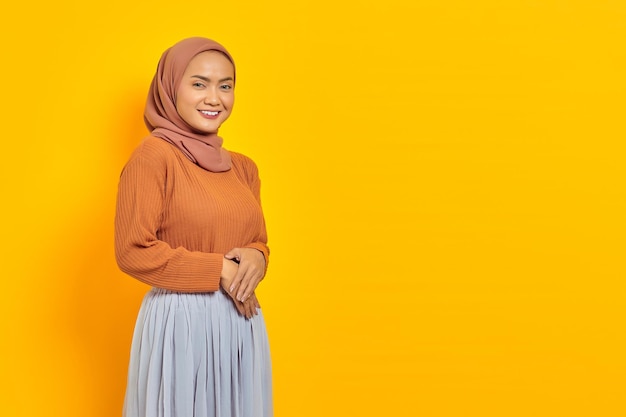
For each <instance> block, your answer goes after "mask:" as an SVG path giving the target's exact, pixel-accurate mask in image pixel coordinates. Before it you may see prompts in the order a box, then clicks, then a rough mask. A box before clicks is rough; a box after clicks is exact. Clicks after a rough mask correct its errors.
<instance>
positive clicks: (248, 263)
mask: <svg viewBox="0 0 626 417" xmlns="http://www.w3.org/2000/svg"><path fill="white" fill-rule="evenodd" d="M264 275H265V256H263V253H262V252H261V251H259V250H257V249H252V248H234V249H232V250H231V251H230V252H228V253H227V254H225V255H224V262H223V264H222V274H221V279H220V285H221V286H222V288H223V289H224V291H226V293H227V294H228V295H230V297H231V298H232V300H233V302H234V303H235V307H236V308H237V310H238V311H239V313H240V314H242V315H243V316H245V317H246V318H252V316H254V315H256V314H258V312H257V308H260V307H261V306H260V304H259V301H258V300H257V298H256V295H255V294H254V290H255V289H256V287H257V285H259V282H261V280H262V279H263V276H264Z"/></svg>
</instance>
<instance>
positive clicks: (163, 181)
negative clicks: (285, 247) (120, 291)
mask: <svg viewBox="0 0 626 417" xmlns="http://www.w3.org/2000/svg"><path fill="white" fill-rule="evenodd" d="M230 154H231V157H232V168H231V169H230V170H229V171H226V172H210V171H206V170H204V169H202V168H200V167H198V166H197V165H195V164H194V163H193V162H191V161H190V160H189V159H187V158H186V157H185V156H184V155H183V154H182V152H180V151H179V150H178V149H177V148H176V147H174V146H173V145H171V144H169V143H167V142H165V141H164V140H162V139H158V138H155V137H152V136H150V137H147V138H146V139H144V141H143V142H142V143H141V144H140V145H139V146H138V147H137V149H135V151H134V152H133V154H132V155H131V157H130V160H129V161H128V163H127V164H126V166H125V167H124V169H123V171H122V175H121V177H120V183H119V189H118V197H117V212H116V216H115V255H116V258H117V263H118V265H119V267H120V269H121V270H122V271H124V272H126V273H127V274H129V275H131V276H133V277H135V278H137V279H138V280H140V281H142V282H145V283H146V284H149V285H152V286H154V287H159V288H165V289H168V290H172V291H181V292H206V291H217V290H218V289H219V282H220V274H221V271H222V262H223V258H224V254H225V253H226V252H228V251H230V250H231V249H233V248H236V247H239V248H241V247H247V248H255V249H258V250H260V251H261V252H262V253H263V255H264V256H265V259H266V265H267V261H268V256H269V249H268V247H267V234H266V231H265V221H264V219H263V213H262V211H261V204H260V192H259V191H260V181H259V177H258V171H257V167H256V165H255V164H254V162H253V161H252V160H251V159H250V158H248V157H246V156H244V155H241V154H238V153H235V152H230Z"/></svg>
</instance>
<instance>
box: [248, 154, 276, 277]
mask: <svg viewBox="0 0 626 417" xmlns="http://www.w3.org/2000/svg"><path fill="white" fill-rule="evenodd" d="M244 167H245V176H246V180H247V182H248V186H249V187H250V190H251V191H252V194H253V195H254V198H256V200H257V201H258V203H259V206H261V180H260V179H259V170H258V168H257V166H256V164H255V163H254V161H253V160H252V159H250V158H247V157H246V158H245V164H244ZM245 247H246V248H253V249H257V250H259V251H261V253H263V256H264V257H265V271H267V266H268V265H269V261H270V248H269V247H268V246H267V228H266V226H265V220H263V224H262V226H261V228H260V230H259V236H258V239H257V240H256V241H254V242H251V243H249V244H248V245H246V246H245Z"/></svg>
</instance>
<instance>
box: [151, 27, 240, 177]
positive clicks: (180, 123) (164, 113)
mask: <svg viewBox="0 0 626 417" xmlns="http://www.w3.org/2000/svg"><path fill="white" fill-rule="evenodd" d="M205 51H219V52H221V53H223V54H224V55H225V56H226V57H227V58H228V60H229V61H230V62H231V63H233V67H234V66H235V63H234V62H233V58H232V57H231V56H230V54H229V53H228V51H226V49H225V48H224V47H223V46H222V45H220V44H219V43H217V42H215V41H212V40H210V39H206V38H188V39H184V40H182V41H180V42H178V43H177V44H175V45H174V46H172V47H171V48H169V49H167V50H166V51H165V52H163V55H162V56H161V59H160V60H159V65H158V67H157V72H156V74H155V75H154V78H153V79H152V84H151V85H150V91H149V93H148V101H147V103H146V109H145V111H144V121H145V122H146V126H148V130H150V131H151V132H152V135H153V136H156V137H158V138H161V139H164V140H166V141H167V142H170V143H171V144H172V145H174V146H176V147H177V148H178V149H180V150H181V151H182V152H183V153H184V154H185V156H186V157H187V158H189V159H190V160H191V161H192V162H193V163H195V164H196V165H198V166H200V167H202V168H204V169H206V170H208V171H213V172H223V171H228V170H229V169H230V154H229V153H228V151H227V150H226V149H224V148H222V138H221V137H219V136H217V134H215V133H211V134H204V133H199V132H197V131H195V130H194V129H193V128H192V127H191V126H189V125H188V124H187V123H186V122H185V121H184V120H183V119H182V118H181V117H180V116H179V115H178V111H177V110H176V92H177V91H178V85H179V84H180V82H181V80H182V78H183V73H184V72H185V70H186V69H187V65H189V61H191V60H192V59H193V57H195V56H196V55H198V54H199V53H201V52H205Z"/></svg>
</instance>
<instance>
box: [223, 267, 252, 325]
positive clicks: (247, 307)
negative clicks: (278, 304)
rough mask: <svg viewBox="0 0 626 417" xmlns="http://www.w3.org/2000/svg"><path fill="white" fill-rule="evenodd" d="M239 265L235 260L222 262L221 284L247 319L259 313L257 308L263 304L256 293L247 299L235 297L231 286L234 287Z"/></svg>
mask: <svg viewBox="0 0 626 417" xmlns="http://www.w3.org/2000/svg"><path fill="white" fill-rule="evenodd" d="M237 270H238V265H237V264H236V263H235V262H234V261H230V260H228V259H224V262H223V264H222V274H221V277H220V285H221V286H222V288H223V289H224V291H225V292H226V293H227V294H228V295H229V296H230V298H232V301H233V303H234V304H235V308H237V311H239V314H241V315H242V316H245V317H246V318H247V319H250V318H252V317H253V316H256V315H257V314H259V313H258V311H257V308H260V307H261V305H260V304H259V301H258V300H257V298H256V295H255V294H254V293H252V295H251V296H250V297H248V298H247V299H246V300H245V301H243V302H242V301H239V300H237V299H236V298H235V296H234V294H233V292H232V291H230V288H231V287H232V282H233V278H234V277H235V275H236V274H237Z"/></svg>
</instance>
